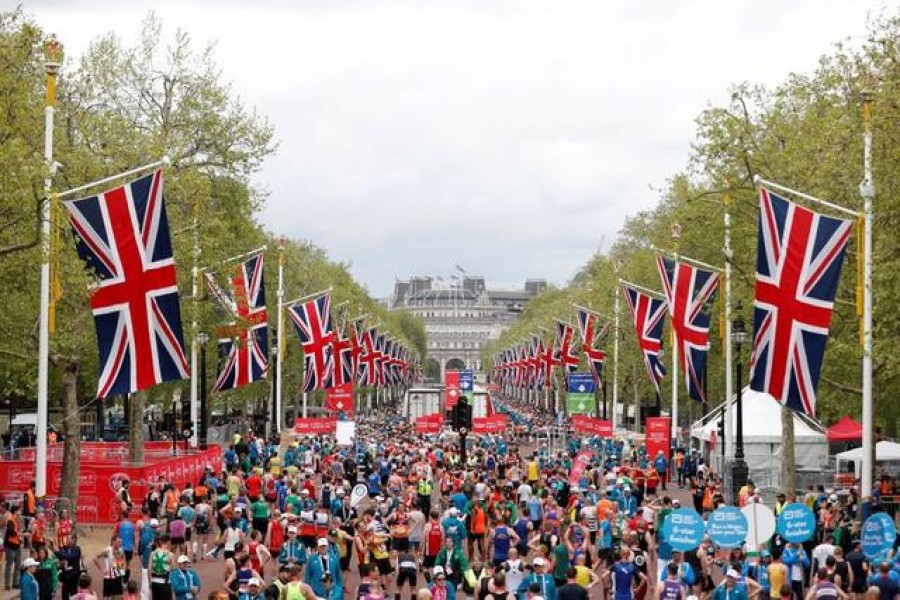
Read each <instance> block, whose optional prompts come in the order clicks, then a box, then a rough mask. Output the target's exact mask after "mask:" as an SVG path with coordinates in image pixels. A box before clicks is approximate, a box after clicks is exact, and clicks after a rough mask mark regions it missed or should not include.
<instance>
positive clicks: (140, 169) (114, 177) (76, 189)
mask: <svg viewBox="0 0 900 600" xmlns="http://www.w3.org/2000/svg"><path fill="white" fill-rule="evenodd" d="M169 162H170V161H169V157H168V156H163V157H162V159H161V160H157V161H155V162H152V163H147V164H146V165H141V166H140V167H135V168H133V169H129V170H128V171H124V172H122V173H116V174H115V175H110V176H109V177H104V178H103V179H98V180H97V181H91V182H89V183H85V184H84V185H79V186H78V187H73V188H69V189H67V190H66V191H64V192H59V193H57V194H55V196H56V198H65V197H66V196H74V195H75V194H78V193H80V192H83V191H85V190H89V189H91V188H93V187H98V186H101V185H103V184H105V183H110V182H112V181H117V180H119V179H124V178H126V177H131V176H132V175H137V174H138V173H141V172H143V171H149V170H151V169H156V168H159V167H162V166H164V165H168V164H169Z"/></svg>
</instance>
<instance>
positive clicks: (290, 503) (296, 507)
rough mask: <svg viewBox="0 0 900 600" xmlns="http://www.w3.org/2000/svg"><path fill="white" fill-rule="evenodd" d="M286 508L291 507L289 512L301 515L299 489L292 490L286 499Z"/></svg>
mask: <svg viewBox="0 0 900 600" xmlns="http://www.w3.org/2000/svg"><path fill="white" fill-rule="evenodd" d="M284 505H285V508H286V509H287V507H290V508H289V509H288V510H289V511H290V512H292V513H294V514H295V515H299V514H300V496H298V495H297V489H296V488H293V487H292V488H291V491H290V492H289V493H288V495H287V498H285V499H284Z"/></svg>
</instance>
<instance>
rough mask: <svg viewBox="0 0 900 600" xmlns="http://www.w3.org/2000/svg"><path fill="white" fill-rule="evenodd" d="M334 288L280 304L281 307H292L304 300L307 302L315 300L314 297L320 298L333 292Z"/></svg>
mask: <svg viewBox="0 0 900 600" xmlns="http://www.w3.org/2000/svg"><path fill="white" fill-rule="evenodd" d="M333 289H334V288H328V289H325V290H322V291H321V292H316V293H315V294H307V295H305V296H300V297H299V298H295V299H294V300H288V301H287V302H282V303H281V306H293V305H295V304H297V303H299V302H303V301H304V300H309V299H310V298H315V297H316V296H321V295H322V294H327V293H329V292H331V291H333Z"/></svg>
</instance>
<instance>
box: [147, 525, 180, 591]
mask: <svg viewBox="0 0 900 600" xmlns="http://www.w3.org/2000/svg"><path fill="white" fill-rule="evenodd" d="M174 565H175V557H174V556H173V554H172V553H171V552H170V551H169V536H168V535H163V536H160V538H159V540H157V542H156V549H155V550H153V552H151V553H150V597H151V598H152V599H153V600H171V598H172V586H171V583H170V581H169V575H170V573H171V571H172V567H173V566H174Z"/></svg>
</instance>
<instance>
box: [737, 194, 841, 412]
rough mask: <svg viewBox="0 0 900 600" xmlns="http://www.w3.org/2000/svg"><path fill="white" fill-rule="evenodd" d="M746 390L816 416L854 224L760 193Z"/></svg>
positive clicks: (773, 195)
mask: <svg viewBox="0 0 900 600" xmlns="http://www.w3.org/2000/svg"><path fill="white" fill-rule="evenodd" d="M759 208H760V211H759V237H758V247H757V251H756V256H757V258H756V297H755V300H754V302H753V353H752V355H751V357H750V387H751V388H752V389H754V390H757V391H760V392H766V393H768V394H771V395H772V396H773V397H775V398H776V399H777V400H778V401H780V402H782V403H783V404H785V405H787V406H788V407H789V408H792V409H794V410H796V411H800V412H803V413H806V414H808V415H811V416H815V414H816V387H817V385H818V383H819V374H820V373H821V370H822V358H823V357H824V354H825V343H826V342H827V340H828V330H829V327H830V325H831V315H832V312H833V308H834V296H835V294H836V293H837V286H838V280H839V279H840V275H841V266H842V264H843V262H844V252H845V251H846V248H847V241H848V239H849V238H850V233H851V231H852V226H853V222H852V221H847V220H843V219H835V218H833V217H828V216H825V215H821V214H818V213H815V212H813V211H811V210H808V209H806V208H803V207H802V206H798V205H796V204H794V203H793V202H789V201H788V200H785V199H784V198H780V197H779V196H777V195H775V194H774V193H772V192H771V191H769V190H767V189H765V188H760V190H759Z"/></svg>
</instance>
